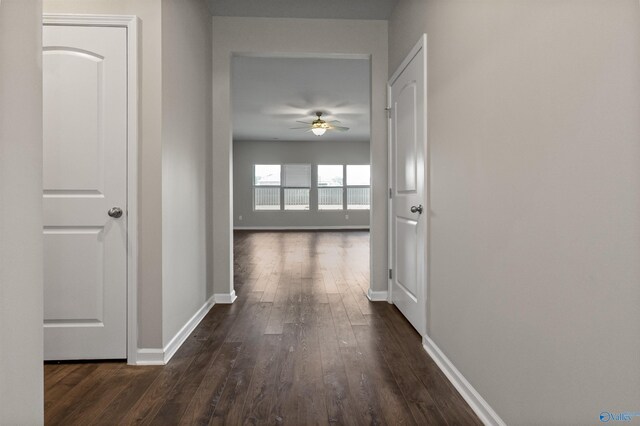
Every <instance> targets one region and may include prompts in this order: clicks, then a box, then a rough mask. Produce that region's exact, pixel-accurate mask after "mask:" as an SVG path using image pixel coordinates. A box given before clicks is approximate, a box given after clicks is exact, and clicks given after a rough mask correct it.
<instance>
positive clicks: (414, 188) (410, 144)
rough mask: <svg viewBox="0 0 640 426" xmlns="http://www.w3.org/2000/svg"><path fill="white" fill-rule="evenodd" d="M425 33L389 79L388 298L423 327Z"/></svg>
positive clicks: (424, 282) (426, 213) (424, 255)
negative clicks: (389, 196)
mask: <svg viewBox="0 0 640 426" xmlns="http://www.w3.org/2000/svg"><path fill="white" fill-rule="evenodd" d="M425 49H426V37H423V39H422V40H421V41H420V42H419V43H418V45H416V47H414V49H413V50H412V51H411V53H410V54H409V56H408V57H407V59H405V61H404V62H403V63H402V65H401V66H400V68H399V69H398V71H396V73H395V74H394V75H393V77H392V78H391V80H390V81H389V87H390V90H389V95H390V96H389V99H390V110H391V123H390V125H391V131H390V135H391V138H390V155H391V168H392V170H391V189H392V200H391V206H392V207H391V218H390V220H391V224H390V229H391V234H392V235H391V262H392V274H391V281H392V288H391V300H392V302H393V303H394V304H395V305H396V306H397V307H398V309H400V311H401V312H402V313H403V314H404V315H405V317H406V318H407V319H408V320H409V322H410V323H411V324H412V325H413V327H414V328H415V329H416V330H417V331H418V332H419V333H420V335H422V336H424V335H425V334H426V332H427V329H426V327H427V300H426V298H427V291H426V286H427V275H426V273H427V270H426V268H427V258H426V254H427V231H428V229H427V225H428V221H427V215H428V204H427V195H426V188H427V187H426V176H427V175H426V164H427V145H426V142H427V140H426V135H427V133H426V127H427V126H426V120H427V116H426V52H425Z"/></svg>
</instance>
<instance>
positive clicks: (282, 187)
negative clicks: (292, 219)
mask: <svg viewBox="0 0 640 426" xmlns="http://www.w3.org/2000/svg"><path fill="white" fill-rule="evenodd" d="M287 166H309V186H285V184H286V176H285V169H286V167H287ZM312 170H313V164H311V163H283V164H282V165H281V166H280V210H281V211H286V212H310V211H311V205H312V204H311V188H312V187H313V182H312V174H313V173H312ZM287 189H306V190H307V191H308V192H307V196H308V203H307V204H308V208H307V209H291V208H290V209H287V204H286V200H285V193H286V190H287Z"/></svg>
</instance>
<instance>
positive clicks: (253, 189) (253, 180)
mask: <svg viewBox="0 0 640 426" xmlns="http://www.w3.org/2000/svg"><path fill="white" fill-rule="evenodd" d="M256 166H278V167H280V183H279V184H278V185H256ZM283 170H284V167H283V165H282V164H275V163H269V164H266V163H260V164H258V163H254V164H253V167H252V174H251V197H252V201H253V202H252V206H253V211H254V212H278V211H282V210H283V202H284V200H283V199H282V196H283V193H282V178H283ZM257 188H278V195H279V200H278V201H279V207H278V208H277V209H257V208H256V189H257Z"/></svg>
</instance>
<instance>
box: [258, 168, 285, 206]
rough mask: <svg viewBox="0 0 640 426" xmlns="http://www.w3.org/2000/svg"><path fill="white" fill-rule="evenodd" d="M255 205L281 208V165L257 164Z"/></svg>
mask: <svg viewBox="0 0 640 426" xmlns="http://www.w3.org/2000/svg"><path fill="white" fill-rule="evenodd" d="M253 207H254V209H255V210H280V165H279V164H256V165H255V166H254V168H253Z"/></svg>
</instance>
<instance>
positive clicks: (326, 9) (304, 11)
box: [207, 0, 397, 20]
mask: <svg viewBox="0 0 640 426" xmlns="http://www.w3.org/2000/svg"><path fill="white" fill-rule="evenodd" d="M207 1H208V4H209V8H210V9H211V13H212V14H213V15H214V16H251V17H265V18H318V19H382V20H386V19H389V16H390V15H391V10H392V9H393V7H394V5H395V4H396V2H397V0H322V1H318V0H257V1H256V0H207Z"/></svg>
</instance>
